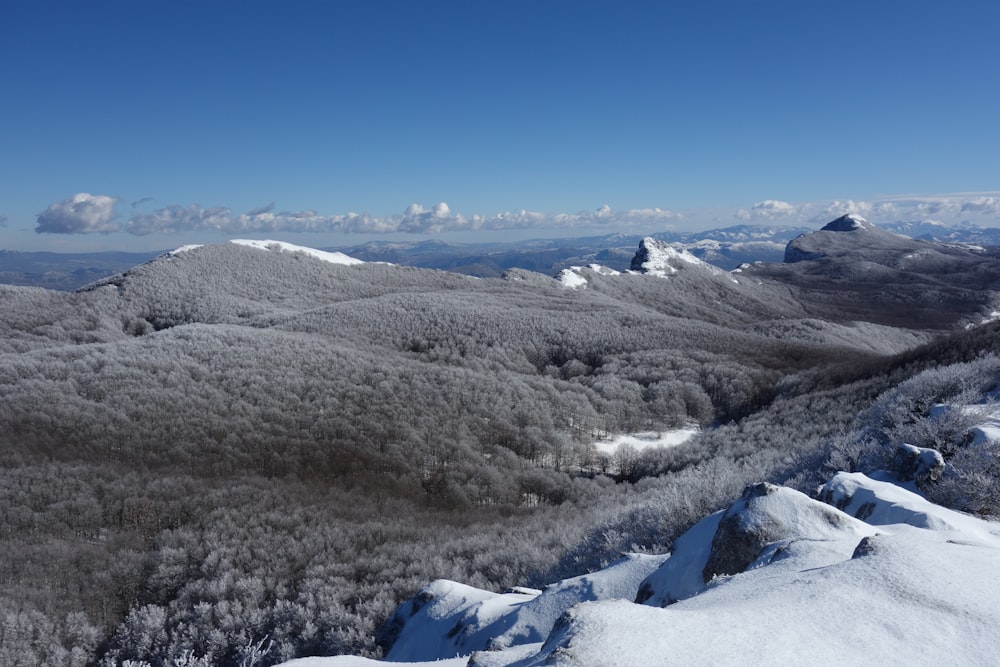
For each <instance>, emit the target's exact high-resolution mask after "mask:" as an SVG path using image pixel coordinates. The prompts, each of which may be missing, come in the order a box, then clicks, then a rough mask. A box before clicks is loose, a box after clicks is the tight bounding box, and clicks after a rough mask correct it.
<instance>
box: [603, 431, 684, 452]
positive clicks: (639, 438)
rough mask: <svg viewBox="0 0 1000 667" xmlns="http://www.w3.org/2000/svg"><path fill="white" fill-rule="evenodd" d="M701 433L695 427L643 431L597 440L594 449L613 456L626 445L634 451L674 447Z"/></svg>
mask: <svg viewBox="0 0 1000 667" xmlns="http://www.w3.org/2000/svg"><path fill="white" fill-rule="evenodd" d="M700 432H701V431H700V430H699V429H698V428H697V427H695V426H690V427H687V428H679V429H674V430H671V431H644V432H641V433H626V434H622V435H616V436H612V437H611V438H610V439H608V440H598V441H596V442H595V443H594V447H595V448H596V449H597V451H599V452H601V453H602V454H609V455H610V454H614V453H615V452H616V451H617V450H618V448H619V447H621V446H622V445H627V446H629V447H632V448H633V449H635V450H636V451H642V450H644V449H656V448H660V447H676V446H677V445H683V444H684V443H685V442H687V441H688V440H690V439H691V438H693V437H694V436H696V435H698V433H700Z"/></svg>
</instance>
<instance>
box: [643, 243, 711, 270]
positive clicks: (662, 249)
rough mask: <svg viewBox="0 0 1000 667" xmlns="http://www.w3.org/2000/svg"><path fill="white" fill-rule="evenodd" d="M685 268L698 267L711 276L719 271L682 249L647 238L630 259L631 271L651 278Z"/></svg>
mask: <svg viewBox="0 0 1000 667" xmlns="http://www.w3.org/2000/svg"><path fill="white" fill-rule="evenodd" d="M685 266H699V267H702V268H705V269H709V270H710V271H711V272H712V273H713V274H714V273H719V270H718V269H716V268H714V267H712V266H710V265H709V264H706V263H705V262H703V261H702V260H700V259H698V258H697V257H695V256H694V255H692V254H691V253H690V252H688V251H687V250H686V249H684V248H680V247H675V246H674V245H672V244H670V243H667V242H666V241H659V240H657V239H654V238H653V237H651V236H647V237H646V238H644V239H643V240H642V241H641V242H640V243H639V250H638V252H636V253H635V257H633V258H632V270H633V271H636V272H638V273H645V274H648V275H651V276H661V277H666V276H670V275H673V274H675V273H677V272H678V271H679V270H681V269H682V268H684V267H685Z"/></svg>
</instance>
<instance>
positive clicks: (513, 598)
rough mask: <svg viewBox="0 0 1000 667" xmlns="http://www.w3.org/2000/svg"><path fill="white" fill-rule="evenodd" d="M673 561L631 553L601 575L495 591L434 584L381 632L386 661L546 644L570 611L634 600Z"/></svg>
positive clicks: (401, 608) (403, 606)
mask: <svg viewBox="0 0 1000 667" xmlns="http://www.w3.org/2000/svg"><path fill="white" fill-rule="evenodd" d="M666 558H667V556H664V555H658V556H651V555H643V554H628V555H626V556H624V557H623V558H621V559H619V560H617V561H615V562H614V563H612V564H611V565H609V566H608V567H606V568H604V569H603V570H600V571H598V572H592V573H590V574H585V575H582V576H579V577H573V578H571V579H564V580H562V581H559V582H556V583H554V584H550V585H548V586H546V587H545V590H543V591H538V590H534V589H530V588H514V589H511V590H510V591H508V592H507V593H491V592H489V591H484V590H481V589H478V588H473V587H472V586H466V585H464V584H459V583H456V582H454V581H448V580H444V579H439V580H438V581H434V582H432V583H430V584H428V585H427V586H425V587H424V588H423V589H421V590H420V592H419V593H418V594H417V595H415V596H414V597H413V598H411V599H410V600H407V601H406V602H404V603H403V604H401V605H400V606H399V607H398V608H397V609H396V611H395V612H394V613H393V615H392V616H391V617H390V618H389V620H388V621H386V623H385V625H384V626H383V627H382V630H381V631H380V632H379V637H378V640H379V643H380V644H381V645H382V646H383V647H384V648H385V649H386V658H387V659H389V660H398V661H401V662H413V661H419V660H438V659H444V658H451V657H453V656H455V655H468V654H469V653H472V652H473V651H483V650H491V651H495V650H501V649H509V648H511V647H514V646H521V645H524V644H529V643H533V642H541V641H542V640H543V639H545V637H546V636H547V635H548V634H549V632H551V631H552V627H553V626H554V625H555V624H556V621H557V620H558V619H559V617H560V616H562V614H563V613H564V612H565V611H566V610H567V609H569V608H571V607H573V606H575V605H577V604H580V603H581V602H588V601H594V600H613V599H626V598H627V599H630V600H631V599H632V597H633V596H634V595H635V591H636V588H638V586H639V583H640V582H641V581H642V580H643V579H645V578H646V577H647V576H649V574H650V573H651V572H653V571H654V570H656V568H657V567H659V566H660V565H661V564H662V563H663V561H664V560H666Z"/></svg>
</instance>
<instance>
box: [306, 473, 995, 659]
mask: <svg viewBox="0 0 1000 667" xmlns="http://www.w3.org/2000/svg"><path fill="white" fill-rule="evenodd" d="M820 497H821V498H822V499H823V500H824V501H826V502H820V501H818V500H814V499H811V498H809V497H807V496H805V495H803V494H801V493H799V492H797V491H793V490H791V489H787V488H782V487H776V486H772V485H769V484H758V485H755V486H751V487H748V488H747V490H746V491H745V492H744V494H743V496H742V497H741V498H740V499H738V500H737V501H736V502H734V503H733V504H732V505H731V506H730V507H729V508H728V509H726V510H723V511H720V512H716V513H715V514H713V515H711V516H709V517H706V518H705V519H704V520H702V521H701V522H699V523H698V524H696V525H695V526H694V527H692V528H691V530H689V531H688V532H687V533H686V534H685V535H683V536H682V537H681V538H679V539H678V540H677V542H676V544H675V550H674V553H673V554H672V555H671V556H670V557H669V558H667V559H665V561H664V557H657V558H654V557H642V558H640V557H631V558H629V559H627V560H624V561H619V562H618V563H616V564H614V565H612V566H611V567H609V568H608V569H607V570H604V571H602V572H599V573H595V574H592V575H587V576H586V577H578V578H576V579H570V580H567V581H564V582H560V583H559V584H556V585H554V586H550V587H548V588H547V589H546V591H545V592H544V593H540V594H532V593H522V594H520V598H518V597H517V595H515V594H504V595H497V594H490V593H486V592H484V591H479V592H475V593H473V592H472V591H475V589H468V588H467V587H462V588H460V587H459V585H458V584H453V583H448V584H441V583H438V582H435V584H432V585H431V587H435V586H436V587H437V588H434V590H433V591H429V592H430V593H433V594H434V595H435V596H436V597H432V598H430V599H428V600H427V603H425V605H424V606H423V607H421V608H419V609H414V608H413V607H414V601H412V600H411V601H410V602H407V603H406V604H404V605H403V606H402V607H400V610H399V611H397V615H398V616H400V617H399V618H398V619H396V620H397V621H398V623H400V624H401V626H400V628H399V630H400V631H399V633H398V634H399V638H398V640H397V643H396V644H395V645H394V646H393V647H392V650H391V651H390V654H389V657H390V659H394V660H399V661H403V662H407V661H411V660H430V659H432V658H433V657H439V658H449V660H448V661H447V662H446V663H443V664H446V665H456V666H457V665H461V664H468V665H470V666H475V667H500V666H503V667H532V666H541V665H567V666H568V665H573V666H581V667H582V666H588V667H589V666H594V667H598V666H605V665H746V664H769V665H770V664H773V665H784V664H803V663H806V662H807V663H808V664H843V665H867V664H899V665H902V664H907V665H939V664H963V665H977V664H981V665H987V664H993V662H994V660H995V657H996V656H997V655H1000V635H998V634H997V633H996V632H995V628H996V626H997V624H998V623H1000V525H997V524H994V523H990V522H986V521H983V520H980V519H976V518H973V517H970V516H966V515H963V514H960V513H957V512H954V511H951V510H946V509H943V508H941V507H938V506H936V505H933V504H932V503H929V502H928V501H926V500H925V499H923V498H922V497H921V496H919V495H917V494H915V493H912V492H910V491H908V490H906V489H904V488H902V487H899V486H895V485H893V484H889V483H887V482H878V481H875V480H872V479H870V478H868V477H866V476H864V475H862V474H859V473H853V474H849V473H838V474H837V475H836V476H834V477H833V479H831V480H830V482H829V483H827V484H826V485H825V486H824V487H823V489H822V490H821V493H820ZM838 508H840V509H838ZM852 515H854V516H852ZM862 519H865V520H862ZM659 562H662V565H660V566H659V567H658V568H657V569H655V571H652V572H651V573H650V574H649V576H647V577H646V578H645V580H644V581H643V582H642V583H641V584H639V583H638V580H637V578H636V575H637V574H638V572H639V571H641V570H642V569H644V568H646V569H650V568H651V567H656V564H658V563H659ZM632 586H636V592H637V593H638V599H639V600H640V601H642V602H644V603H645V604H637V603H636V602H633V601H631V597H632V596H629V595H628V594H627V593H628V590H627V589H628V588H629V587H632ZM429 588H430V587H429ZM438 589H441V590H438ZM427 593H428V589H425V592H422V593H421V595H422V596H424V598H426V597H427ZM546 598H549V599H548V601H547V600H546ZM419 599H421V597H420V596H418V598H415V600H419ZM430 608H436V611H435V613H434V614H429V613H428V610H429V609H430ZM564 609H566V610H567V611H566V612H565V613H563V614H562V615H561V616H558V620H556V616H557V615H558V614H559V613H562V610H564ZM431 616H433V619H432V618H431ZM470 628H472V629H474V634H475V635H476V641H475V642H474V644H476V645H478V646H480V647H482V648H488V649H491V650H486V651H478V652H473V653H471V654H470V655H469V656H468V657H467V658H464V659H457V658H456V657H455V652H456V651H458V652H461V651H462V649H463V647H462V646H461V645H460V644H459V642H458V641H457V639H456V638H458V637H461V636H466V637H471V635H468V634H467V630H469V629H470ZM491 633H493V639H492V640H491V639H490V638H489V637H488V635H490V634H491ZM543 637H544V641H543V640H542V638H543ZM432 648H435V650H437V651H438V653H437V655H436V656H435V655H432V653H433V651H427V650H424V649H432ZM465 648H467V649H473V646H472V645H471V644H469V645H467V646H465ZM418 649H420V650H419V651H418ZM288 664H289V665H296V666H297V667H334V666H337V667H358V666H361V665H370V664H373V663H371V662H368V661H362V660H361V659H357V658H326V659H323V658H314V659H308V661H293V662H292V663H288ZM380 664H383V665H384V664H386V663H380ZM400 664H403V663H400ZM410 664H412V663H410Z"/></svg>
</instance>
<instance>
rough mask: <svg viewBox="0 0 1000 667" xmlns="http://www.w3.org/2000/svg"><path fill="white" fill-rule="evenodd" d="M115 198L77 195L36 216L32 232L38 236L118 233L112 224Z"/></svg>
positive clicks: (82, 193)
mask: <svg viewBox="0 0 1000 667" xmlns="http://www.w3.org/2000/svg"><path fill="white" fill-rule="evenodd" d="M118 201H119V200H118V199H117V198H115V197H108V196H106V195H92V194H90V193H89V192H78V193H77V194H75V195H73V196H72V197H69V198H67V199H63V200H62V201H59V202H56V203H55V204H52V205H50V206H49V207H48V208H47V209H45V210H44V211H42V212H41V213H39V214H38V216H37V220H38V225H37V226H36V227H35V232H37V233H39V234H92V233H94V232H100V233H110V232H117V231H119V229H120V227H119V225H118V224H116V223H115V221H114V219H115V205H116V204H117V203H118Z"/></svg>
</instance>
